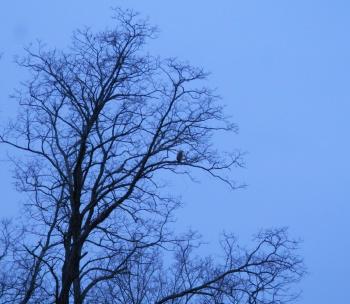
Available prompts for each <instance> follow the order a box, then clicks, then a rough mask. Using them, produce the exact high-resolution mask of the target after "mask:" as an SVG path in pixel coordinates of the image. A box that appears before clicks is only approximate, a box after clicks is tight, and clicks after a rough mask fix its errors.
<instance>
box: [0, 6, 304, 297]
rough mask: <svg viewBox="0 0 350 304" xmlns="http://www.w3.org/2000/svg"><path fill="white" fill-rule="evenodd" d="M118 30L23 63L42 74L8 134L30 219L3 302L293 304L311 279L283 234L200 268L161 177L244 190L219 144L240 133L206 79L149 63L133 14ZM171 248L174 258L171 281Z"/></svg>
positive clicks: (177, 65) (173, 65) (228, 249)
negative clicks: (176, 229)
mask: <svg viewBox="0 0 350 304" xmlns="http://www.w3.org/2000/svg"><path fill="white" fill-rule="evenodd" d="M116 23H117V26H116V28H115V29H113V30H105V31H102V32H100V33H93V32H92V31H90V30H89V29H85V30H82V31H77V32H76V33H75V35H74V37H73V43H72V46H71V48H70V49H69V50H68V51H59V50H47V49H46V48H45V47H44V46H43V45H39V46H38V48H37V49H36V50H34V48H28V49H26V52H27V56H26V57H25V58H22V59H21V60H19V62H18V63H19V64H20V65H21V66H23V67H25V68H27V69H28V70H29V71H31V73H32V77H31V79H30V80H29V81H28V82H27V83H25V86H24V88H23V89H22V90H20V91H18V92H17V94H16V98H17V99H18V101H19V104H20V113H19V116H18V118H17V119H16V121H14V122H13V123H11V124H10V125H9V128H8V129H7V130H4V132H3V133H2V134H1V135H0V139H1V142H2V143H6V144H8V145H10V146H12V147H15V148H16V149H19V150H21V151H24V152H26V154H25V155H26V157H25V158H23V159H22V160H17V161H16V169H17V170H16V181H17V188H18V189H19V190H20V191H24V192H26V193H28V194H29V198H28V202H27V204H26V206H27V211H28V214H29V215H30V222H31V223H33V224H32V225H30V226H27V227H26V228H25V229H24V230H23V234H24V235H26V236H27V237H26V238H23V240H22V241H20V242H19V243H18V244H17V246H14V247H13V248H14V249H13V252H14V254H13V257H12V258H11V259H10V260H11V263H12V264H11V265H13V267H14V268H13V269H16V271H14V272H13V277H12V281H11V282H8V280H7V282H6V284H5V283H4V288H3V289H1V290H0V301H1V299H4V302H3V303H7V302H11V301H13V303H69V302H73V303H139V304H143V303H158V304H160V303H266V304H267V303H284V302H283V300H284V299H285V298H284V297H285V296H286V295H285V289H284V288H285V286H288V284H289V283H291V282H294V281H296V280H298V279H299V277H300V276H301V274H302V270H301V268H300V267H301V261H300V260H299V259H297V258H295V257H294V255H293V250H294V249H295V245H296V244H295V243H294V242H291V241H289V240H288V239H287V237H286V235H285V231H284V230H283V231H282V230H276V231H270V232H269V233H267V234H264V235H260V236H259V237H258V245H257V248H256V249H255V250H253V251H252V252H251V253H249V254H248V253H245V251H236V249H235V246H236V245H235V242H233V239H232V238H231V237H226V238H225V244H224V245H223V250H224V252H225V257H226V260H225V261H224V262H223V264H222V265H215V263H214V262H213V261H212V260H210V259H203V260H198V261H197V262H195V261H194V260H193V259H192V258H191V252H192V249H193V247H192V241H194V239H195V238H193V236H192V235H188V236H186V237H176V236H175V235H174V234H173V233H172V232H171V231H170V230H169V228H168V223H170V222H171V221H172V220H173V217H172V214H173V211H174V210H175V209H176V208H177V207H178V205H179V202H178V201H177V200H176V199H174V198H173V197H168V196H166V195H165V194H164V193H162V191H161V189H160V188H161V184H160V183H159V180H160V179H159V177H160V176H161V174H162V172H164V171H169V172H171V173H173V174H191V172H192V170H202V171H204V172H206V173H208V174H210V175H212V176H213V177H215V178H218V179H220V180H221V181H224V182H226V183H227V184H228V185H229V186H230V187H232V188H234V187H235V184H234V182H233V181H232V180H231V179H230V175H229V170H230V169H231V168H232V167H234V166H240V165H241V157H240V154H239V153H226V154H221V153H219V152H218V151H217V150H216V149H215V148H214V147H213V145H212V141H211V137H212V135H213V134H214V133H215V132H216V131H219V130H224V131H235V129H236V127H235V125H233V124H231V123H230V122H229V121H228V120H227V119H226V117H225V116H224V114H223V108H222V106H220V105H219V103H218V101H219V100H218V97H217V96H216V95H215V94H214V92H213V91H212V90H210V89H209V88H207V87H206V86H204V85H203V81H204V80H205V79H206V78H207V76H208V75H207V73H205V72H204V71H203V70H202V69H198V68H194V67H192V66H190V65H188V64H186V63H182V62H179V61H178V60H176V59H167V60H160V59H159V58H157V57H152V56H150V55H147V54H146V53H145V52H144V50H143V46H144V45H145V43H146V42H147V40H148V39H150V38H152V37H153V35H154V28H153V27H151V26H150V25H149V24H148V23H147V22H145V21H143V20H140V19H139V17H138V15H136V14H135V13H133V12H131V11H117V13H116ZM184 151H186V159H185V161H184ZM179 154H181V155H179ZM6 244H8V245H6ZM9 244H10V242H7V243H6V242H5V247H4V253H6V252H7V251H8V250H9V248H10V247H11V246H10V245H9ZM163 249H167V250H171V251H173V252H174V253H175V264H174V265H173V267H172V269H173V270H172V271H171V273H169V275H166V274H165V266H164V265H162V263H161V262H160V259H161V257H162V250H163ZM0 253H1V251H0ZM236 254H237V256H236ZM4 256H5V254H4ZM2 258H3V257H2V255H0V259H2ZM5 286H6V288H5ZM47 299H49V300H47Z"/></svg>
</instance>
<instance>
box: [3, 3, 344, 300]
mask: <svg viewBox="0 0 350 304" xmlns="http://www.w3.org/2000/svg"><path fill="white" fill-rule="evenodd" d="M115 5H122V6H123V7H128V8H133V9H135V10H137V11H139V12H141V13H142V14H143V15H144V16H148V17H149V18H150V20H151V22H152V23H154V24H156V25H158V26H159V29H160V35H159V39H158V40H157V41H154V42H152V43H151V45H150V50H151V51H152V52H153V53H154V54H159V55H161V56H163V57H178V58H180V59H184V60H188V61H189V62H190V63H192V64H193V65H197V66H202V67H204V68H205V69H207V70H208V71H210V72H211V73H212V76H211V77H210V83H209V84H210V86H212V87H217V88H218V92H219V93H220V95H221V96H222V97H223V99H222V102H223V103H224V104H226V105H227V113H228V114H230V115H232V117H233V120H234V121H235V122H236V123H237V124H238V125H239V127H240V132H239V134H238V135H235V136H233V135H230V136H229V137H227V136H226V137H218V138H217V139H216V142H215V143H216V145H217V146H218V147H219V148H220V149H227V150H232V149H236V148H239V149H241V150H243V151H247V152H248V154H247V156H246V168H245V169H240V170H236V171H233V172H232V176H233V177H234V178H236V180H237V181H240V182H245V183H247V184H248V187H247V188H246V189H245V190H239V191H234V192H232V191H230V189H228V188H227V187H226V186H225V185H222V184H220V183H218V182H216V181H214V180H212V179H209V178H206V177H203V178H202V182H201V183H198V184H191V183H189V182H188V180H187V181H176V185H177V187H173V189H174V190H173V191H178V192H179V193H178V194H179V195H180V194H181V195H182V196H183V200H184V202H185V203H186V205H185V208H184V209H183V210H182V211H181V212H180V213H179V216H178V217H179V223H178V225H179V229H182V228H184V229H185V228H187V227H191V228H193V229H198V230H199V231H201V232H202V234H203V235H204V237H205V238H206V239H207V240H209V241H214V240H215V239H217V238H218V235H219V233H220V232H221V231H223V230H226V231H232V232H234V233H236V234H237V235H238V236H240V239H241V241H242V242H243V243H244V242H247V241H248V236H249V235H251V234H252V233H254V232H257V231H258V230H259V229H261V228H269V227H276V226H289V227H290V232H291V234H292V235H293V236H294V237H300V238H302V239H303V240H304V242H303V245H302V250H301V254H302V255H303V256H304V257H305V262H306V264H307V267H308V270H309V275H308V276H307V277H306V278H305V279H304V280H303V282H302V283H301V287H302V289H303V291H304V294H303V297H302V299H301V300H300V303H302V304H309V303H317V304H329V303H346V302H347V301H348V288H349V275H348V273H349V271H350V263H349V258H350V256H349V250H350V238H349V232H350V221H349V215H350V200H349V197H350V195H349V194H350V175H349V172H350V162H349V156H350V137H349V131H350V89H349V88H350V86H349V80H350V77H349V76H350V75H349V74H350V40H349V32H350V18H349V16H350V1H348V0H343V1H341V0H328V1H325V0H313V1H312V0H274V1H272V0H264V1H262V0H256V1H251V0H241V1H236V0H218V1H209V0H204V1H203V0H201V1H199V0H187V1H185V0H177V1H161V0H157V1H156V0H147V1H145V0H143V1H142V0H138V1H136V0H128V1H126V0H125V1H116V0H115V1H107V0H100V1H92V0H89V1H87V0H84V1H83V0H74V1H68V0H60V1H44V0H33V1H24V0H22V1H20V0H12V1H2V3H1V7H0V25H1V26H0V52H1V53H3V58H2V60H1V61H0V80H1V81H0V86H1V90H0V123H3V122H4V121H5V120H6V119H7V118H8V117H10V116H13V115H14V113H15V111H16V106H15V104H14V102H13V101H11V100H10V99H9V98H8V96H9V94H10V93H11V92H12V91H13V89H14V88H15V87H18V83H19V82H20V81H21V80H22V79H24V78H25V74H23V71H22V70H20V69H18V68H17V67H16V66H15V65H14V64H13V56H14V55H15V54H22V53H23V51H22V49H23V46H25V45H26V44H28V43H30V42H31V41H35V39H41V40H43V41H44V42H46V43H47V44H48V45H50V46H54V47H65V46H67V45H68V44H69V39H70V36H71V33H72V30H74V29H76V28H79V27H82V26H91V27H92V28H96V29H103V28H105V27H106V26H108V25H111V24H112V20H111V19H110V16H111V11H110V9H109V8H110V7H111V6H115ZM5 158H6V151H5V150H4V148H0V160H4V159H5ZM0 164H1V169H2V170H1V171H0V189H1V197H2V198H1V200H0V212H1V213H2V215H5V216H11V215H15V214H16V212H17V210H18V206H19V202H20V201H21V199H22V198H21V197H20V196H19V195H18V194H16V193H15V190H14V187H13V184H12V179H11V177H12V172H11V167H10V166H9V164H7V163H6V162H4V161H1V162H0ZM22 200H23V199H22Z"/></svg>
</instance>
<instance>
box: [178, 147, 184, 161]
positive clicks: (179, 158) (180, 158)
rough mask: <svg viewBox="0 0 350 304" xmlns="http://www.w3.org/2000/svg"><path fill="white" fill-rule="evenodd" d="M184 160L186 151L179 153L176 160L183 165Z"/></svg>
mask: <svg viewBox="0 0 350 304" xmlns="http://www.w3.org/2000/svg"><path fill="white" fill-rule="evenodd" d="M183 158H184V151H182V150H180V151H179V152H177V155H176V160H177V162H178V163H181V162H182V160H183Z"/></svg>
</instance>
